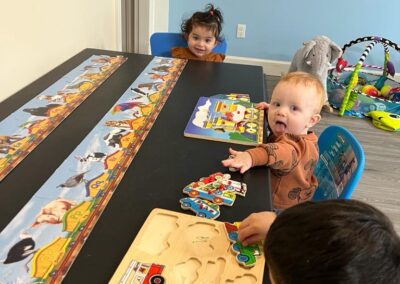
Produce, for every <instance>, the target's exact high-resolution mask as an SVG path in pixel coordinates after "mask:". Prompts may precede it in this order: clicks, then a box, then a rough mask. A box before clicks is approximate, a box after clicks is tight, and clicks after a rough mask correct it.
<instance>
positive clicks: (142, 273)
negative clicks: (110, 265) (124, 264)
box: [119, 260, 165, 284]
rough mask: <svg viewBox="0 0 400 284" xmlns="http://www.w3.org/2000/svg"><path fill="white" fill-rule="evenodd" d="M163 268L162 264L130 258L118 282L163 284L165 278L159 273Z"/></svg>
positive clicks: (123, 283) (122, 283)
mask: <svg viewBox="0 0 400 284" xmlns="http://www.w3.org/2000/svg"><path fill="white" fill-rule="evenodd" d="M164 268H165V266H164V265H160V264H155V263H143V262H139V261H136V260H132V261H131V263H130V264H129V267H128V269H127V270H126V271H125V273H124V275H123V277H122V279H121V280H120V282H119V283H121V284H125V283H138V284H164V283H165V278H164V277H163V276H162V275H161V273H162V272H163V270H164Z"/></svg>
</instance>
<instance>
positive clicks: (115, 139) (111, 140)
mask: <svg viewBox="0 0 400 284" xmlns="http://www.w3.org/2000/svg"><path fill="white" fill-rule="evenodd" d="M126 133H127V130H126V129H113V130H111V131H110V133H108V134H107V135H106V136H104V137H103V139H104V142H105V143H106V144H107V146H110V147H113V148H119V147H120V146H121V138H122V137H123V136H124V135H125V134H126Z"/></svg>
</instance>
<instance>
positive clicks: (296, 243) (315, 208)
mask: <svg viewBox="0 0 400 284" xmlns="http://www.w3.org/2000/svg"><path fill="white" fill-rule="evenodd" d="M264 252H265V259H266V262H267V264H268V267H269V268H270V269H271V274H272V276H273V278H274V280H275V281H276V282H277V283H280V284H288V283H296V284H303V283H306V284H316V283H318V284H319V283H324V284H345V283H346V284H347V283H349V284H354V283H362V284H375V283H385V284H399V283H400V238H399V236H398V235H397V233H396V231H395V230H394V227H393V224H392V223H391V222H390V220H389V219H388V217H386V216H385V215H384V214H383V213H382V212H381V211H379V210H378V209H376V208H374V207H372V206H371V205H368V204H366V203H363V202H361V201H356V200H339V199H335V200H325V201H319V202H311V201H308V202H305V203H301V204H299V205H296V206H293V207H290V208H288V209H286V210H285V211H283V212H282V213H281V214H280V215H278V217H277V218H276V220H275V221H274V223H273V224H272V226H271V228H270V229H269V232H268V234H267V237H266V240H265V243H264Z"/></svg>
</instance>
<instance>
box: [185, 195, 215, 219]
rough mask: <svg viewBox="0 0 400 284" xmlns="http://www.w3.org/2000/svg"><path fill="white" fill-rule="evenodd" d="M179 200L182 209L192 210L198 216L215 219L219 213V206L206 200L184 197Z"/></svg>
mask: <svg viewBox="0 0 400 284" xmlns="http://www.w3.org/2000/svg"><path fill="white" fill-rule="evenodd" d="M179 202H180V203H181V207H182V209H185V210H192V211H193V212H194V213H196V216H198V217H203V218H207V219H216V218H218V216H219V214H220V211H219V206H218V205H217V204H214V203H212V202H210V201H208V200H203V199H200V198H190V197H185V198H182V199H181V200H179Z"/></svg>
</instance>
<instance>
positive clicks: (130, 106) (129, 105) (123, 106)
mask: <svg viewBox="0 0 400 284" xmlns="http://www.w3.org/2000/svg"><path fill="white" fill-rule="evenodd" d="M142 105H143V103H140V102H126V103H120V104H117V105H116V106H115V107H114V108H113V109H112V110H111V113H112V114H115V113H117V112H120V111H126V110H131V109H134V108H135V107H139V106H142Z"/></svg>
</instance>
